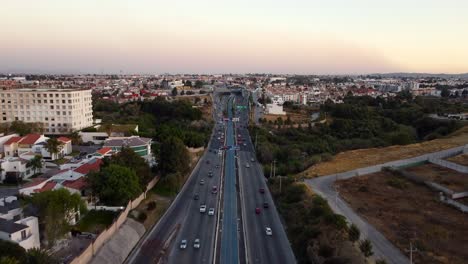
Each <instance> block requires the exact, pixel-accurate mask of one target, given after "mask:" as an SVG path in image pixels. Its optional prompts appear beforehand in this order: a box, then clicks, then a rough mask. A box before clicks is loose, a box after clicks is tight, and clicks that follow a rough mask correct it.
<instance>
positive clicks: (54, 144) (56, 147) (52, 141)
mask: <svg viewBox="0 0 468 264" xmlns="http://www.w3.org/2000/svg"><path fill="white" fill-rule="evenodd" d="M62 144H63V143H62V142H60V141H58V140H57V138H49V140H47V143H46V145H45V147H46V149H47V151H48V152H49V153H50V158H51V159H52V160H54V155H57V153H59V151H60V146H61V145H62Z"/></svg>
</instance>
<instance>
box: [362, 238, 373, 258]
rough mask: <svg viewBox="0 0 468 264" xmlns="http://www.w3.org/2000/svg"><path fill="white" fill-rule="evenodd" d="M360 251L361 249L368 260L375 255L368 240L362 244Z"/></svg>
mask: <svg viewBox="0 0 468 264" xmlns="http://www.w3.org/2000/svg"><path fill="white" fill-rule="evenodd" d="M359 249H361V252H362V253H363V254H364V256H365V257H366V258H367V257H370V256H372V255H374V252H373V251H372V244H371V242H370V241H369V240H368V239H366V240H364V241H362V242H361V244H360V245H359Z"/></svg>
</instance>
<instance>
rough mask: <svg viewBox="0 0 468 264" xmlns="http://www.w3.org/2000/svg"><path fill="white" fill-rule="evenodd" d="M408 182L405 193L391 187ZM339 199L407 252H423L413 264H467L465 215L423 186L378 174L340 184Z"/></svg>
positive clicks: (339, 182) (338, 184)
mask: <svg viewBox="0 0 468 264" xmlns="http://www.w3.org/2000/svg"><path fill="white" fill-rule="evenodd" d="M392 180H393V181H403V182H404V183H405V185H404V188H395V187H392V186H390V184H389V182H391V181H392ZM337 186H338V189H339V190H340V195H341V196H342V197H343V198H344V199H345V200H346V202H347V203H348V204H349V205H350V206H351V207H352V208H353V209H354V211H355V212H357V213H358V214H360V215H361V216H363V217H364V219H366V221H368V222H369V223H370V224H371V225H373V226H374V227H376V228H377V229H378V230H379V231H380V232H382V233H383V234H384V235H385V237H386V238H387V239H389V240H390V241H391V242H392V243H393V244H394V245H396V246H397V247H398V248H399V249H400V250H401V251H402V252H404V250H405V249H407V248H408V247H409V242H410V241H412V242H413V245H416V247H418V249H419V252H418V254H417V255H416V256H415V260H414V263H436V264H442V263H443V264H462V263H466V260H467V259H468V251H467V250H466V237H467V236H468V226H467V225H466V215H464V214H463V213H461V212H459V211H457V210H455V209H454V208H451V207H449V206H447V205H444V204H442V203H440V202H439V201H438V200H437V196H438V194H437V193H436V192H432V191H430V190H429V188H427V187H425V186H422V185H415V184H413V183H412V182H409V181H406V180H404V179H401V178H399V177H397V176H394V175H392V174H390V173H388V172H379V173H375V174H369V175H365V176H361V177H355V178H351V179H348V180H340V181H338V182H337Z"/></svg>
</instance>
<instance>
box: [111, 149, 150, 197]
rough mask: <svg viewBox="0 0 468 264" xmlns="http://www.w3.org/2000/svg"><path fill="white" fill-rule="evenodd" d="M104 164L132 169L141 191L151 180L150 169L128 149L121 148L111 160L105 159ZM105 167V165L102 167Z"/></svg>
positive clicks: (143, 160)
mask: <svg viewBox="0 0 468 264" xmlns="http://www.w3.org/2000/svg"><path fill="white" fill-rule="evenodd" d="M105 163H108V164H115V165H120V166H123V167H127V168H131V169H133V170H134V171H135V173H136V175H137V177H138V181H139V183H140V187H141V188H142V189H144V188H145V186H146V184H147V183H148V182H149V181H151V180H152V179H153V175H152V173H151V168H150V167H149V165H148V163H147V162H146V161H145V159H143V158H142V157H140V156H139V155H138V154H137V153H135V151H133V150H132V149H131V148H129V147H123V148H122V149H121V150H120V152H119V153H117V154H115V155H113V156H112V158H111V159H105ZM106 166H107V165H106V164H105V165H104V167H106Z"/></svg>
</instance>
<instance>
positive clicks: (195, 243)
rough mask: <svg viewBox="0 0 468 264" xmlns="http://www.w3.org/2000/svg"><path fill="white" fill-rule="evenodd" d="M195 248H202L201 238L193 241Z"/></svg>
mask: <svg viewBox="0 0 468 264" xmlns="http://www.w3.org/2000/svg"><path fill="white" fill-rule="evenodd" d="M193 248H200V239H199V238H196V239H195V241H193Z"/></svg>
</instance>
